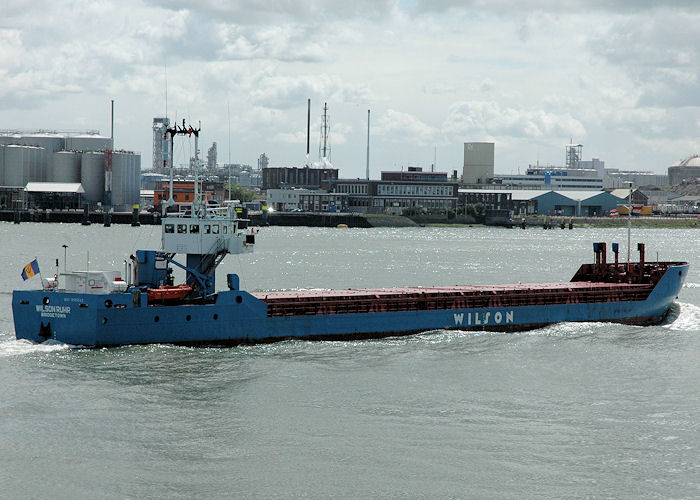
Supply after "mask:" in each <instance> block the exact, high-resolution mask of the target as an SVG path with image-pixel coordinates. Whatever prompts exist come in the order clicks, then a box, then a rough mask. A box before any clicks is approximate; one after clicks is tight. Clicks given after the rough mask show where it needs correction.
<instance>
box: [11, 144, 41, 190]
mask: <svg viewBox="0 0 700 500" xmlns="http://www.w3.org/2000/svg"><path fill="white" fill-rule="evenodd" d="M45 168H46V150H45V149H43V148H35V147H31V146H18V145H15V144H10V145H7V146H5V169H4V170H5V182H4V184H5V185H6V186H26V185H27V182H41V181H43V180H44V179H42V178H41V174H42V169H44V171H45Z"/></svg>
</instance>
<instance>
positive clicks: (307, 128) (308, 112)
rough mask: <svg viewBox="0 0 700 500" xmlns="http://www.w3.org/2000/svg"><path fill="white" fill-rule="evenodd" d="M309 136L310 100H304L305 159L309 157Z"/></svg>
mask: <svg viewBox="0 0 700 500" xmlns="http://www.w3.org/2000/svg"><path fill="white" fill-rule="evenodd" d="M310 134H311V99H307V100H306V157H307V158H308V157H309V140H310V138H309V135H310Z"/></svg>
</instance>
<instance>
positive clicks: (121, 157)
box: [112, 151, 141, 211]
mask: <svg viewBox="0 0 700 500" xmlns="http://www.w3.org/2000/svg"><path fill="white" fill-rule="evenodd" d="M140 180H141V155H138V154H134V153H133V152H131V151H118V152H115V153H114V155H113V156H112V205H113V206H114V209H115V210H119V211H131V209H132V208H133V206H134V205H135V204H137V203H139V198H140V194H141V191H140V190H141V183H140Z"/></svg>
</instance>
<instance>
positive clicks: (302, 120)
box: [0, 0, 700, 177]
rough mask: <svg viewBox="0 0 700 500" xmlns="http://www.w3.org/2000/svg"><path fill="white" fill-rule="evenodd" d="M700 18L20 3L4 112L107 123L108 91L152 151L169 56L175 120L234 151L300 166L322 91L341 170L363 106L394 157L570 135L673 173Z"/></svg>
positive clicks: (2, 93)
mask: <svg viewBox="0 0 700 500" xmlns="http://www.w3.org/2000/svg"><path fill="white" fill-rule="evenodd" d="M699 23H700V8H699V7H697V6H696V2H691V1H690V0H687V1H670V2H669V1H665V2H652V1H651V0H642V1H641V2H639V1H634V2H633V1H632V0H626V1H622V2H603V1H602V0H594V1H593V2H590V1H585V0H563V2H562V1H561V0H557V1H554V0H524V1H523V2H517V3H513V2H509V1H506V0H494V1H487V0H472V1H463V0H434V1H433V0H431V1H430V2H428V1H426V0H418V1H416V2H412V1H408V2H407V1H399V0H381V1H373V0H358V1H356V2H347V1H346V0H325V1H322V0H310V1H309V2H301V3H300V2H292V1H291V0H262V1H260V0H241V1H236V2H219V1H214V0H203V1H202V2H199V3H192V2H185V1H184V0H169V1H165V0H157V1H154V0H124V1H122V2H116V1H114V0H104V1H101V2H82V3H81V4H80V8H73V9H67V8H66V5H65V4H64V3H63V2H49V1H45V0H35V1H33V2H28V1H26V2H22V1H19V2H10V4H9V5H7V6H3V13H2V19H0V44H2V47H3V49H2V50H1V51H0V82H1V83H2V85H0V109H2V114H3V124H4V125H3V126H4V127H9V128H22V127H35V126H41V127H44V128H52V127H56V128H58V127H65V128H75V126H72V125H74V124H75V123H80V124H81V125H80V126H82V124H85V126H87V127H88V128H102V129H103V130H104V129H105V125H106V124H107V122H108V115H107V111H106V110H107V109H108V103H109V100H110V99H115V100H116V102H117V109H118V114H119V115H118V119H119V120H120V126H121V127H122V130H121V131H120V133H119V135H118V136H119V138H120V142H121V144H122V145H123V147H127V148H131V149H136V150H140V151H142V152H143V154H144V161H143V163H144V165H148V158H150V147H151V146H150V132H151V119H152V117H153V116H156V115H161V114H162V113H163V112H164V109H165V75H164V73H165V65H166V63H167V73H168V110H169V114H170V115H171V118H175V117H178V118H181V117H183V116H185V117H186V118H188V119H190V118H191V119H193V120H200V119H201V120H202V124H203V127H204V128H203V133H204V134H205V135H204V136H205V137H206V140H207V141H209V140H210V139H211V140H218V142H219V144H220V151H221V153H222V157H225V153H224V151H226V153H227V152H228V151H227V149H228V147H227V142H228V141H227V140H226V138H227V135H228V122H229V119H228V118H229V115H230V116H231V130H232V138H231V142H232V143H231V150H232V151H233V152H235V154H237V155H240V157H238V158H236V157H234V158H232V160H234V161H243V162H254V160H255V158H256V157H257V156H258V155H259V154H260V153H262V152H267V153H268V155H269V156H270V157H271V158H273V159H274V162H275V163H276V164H293V163H294V162H303V158H301V157H302V156H303V155H301V154H300V152H303V151H305V143H306V99H307V98H311V99H312V106H313V110H312V117H313V119H314V123H317V122H318V115H319V114H320V107H321V106H322V103H323V102H328V105H329V108H330V112H331V127H332V131H331V142H332V146H333V148H334V149H333V161H334V163H335V164H336V165H338V166H341V167H342V168H348V171H343V172H341V175H348V176H351V177H354V176H357V175H362V173H363V172H364V170H363V169H364V166H363V165H364V154H365V141H366V134H365V133H364V129H365V127H366V123H363V121H364V120H365V119H366V110H367V109H369V108H371V109H372V120H373V122H372V155H373V161H376V162H378V163H381V164H383V165H394V164H401V163H402V162H404V163H405V162H422V163H427V164H429V163H430V161H432V156H433V151H434V150H433V147H434V145H439V146H440V150H441V153H440V156H441V163H442V164H443V165H449V166H450V167H452V166H454V165H459V163H460V162H461V144H462V142H464V141H468V140H493V141H495V142H496V143H497V151H498V158H499V159H502V160H503V161H504V163H505V164H507V165H526V164H527V163H529V162H534V161H536V160H537V159H540V160H542V161H543V162H551V163H554V164H556V163H561V158H560V156H561V151H563V145H564V144H565V143H566V142H567V141H568V139H569V137H573V138H575V140H576V141H577V142H583V143H584V146H585V147H584V151H585V153H584V154H585V155H591V156H597V157H600V158H601V159H603V160H606V162H607V163H608V165H610V166H615V164H622V163H624V162H626V161H628V158H629V157H630V153H629V150H630V149H631V148H634V150H635V153H634V154H635V162H638V163H639V166H640V167H644V168H646V169H648V170H655V171H662V170H663V169H664V168H665V167H667V166H668V164H669V163H670V162H673V161H675V160H677V159H678V158H679V157H683V156H687V155H688V154H692V153H694V152H698V150H700V144H698V139H697V138H698V137H700V127H699V126H698V119H697V115H698V108H700V73H699V71H700V70H698V68H700V33H699V32H697V30H695V29H694V27H695V26H697V25H698V24H699ZM229 110H230V113H229ZM91 121H92V122H94V124H93V125H90V124H91ZM76 126H77V125H76ZM311 139H312V145H313V144H317V142H318V129H317V128H316V129H313V128H312V137H311ZM672 148H685V149H686V150H684V151H669V149H672ZM315 149H317V146H312V150H315ZM671 153H673V154H671ZM312 156H313V155H312ZM669 156H670V157H671V158H670V159H669V158H668V157H669ZM300 158H301V159H300ZM345 166H346V167H345ZM445 168H447V167H445ZM353 169H354V170H353ZM360 169H362V171H360Z"/></svg>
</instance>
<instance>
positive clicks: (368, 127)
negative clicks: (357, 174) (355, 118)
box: [367, 109, 369, 180]
mask: <svg viewBox="0 0 700 500" xmlns="http://www.w3.org/2000/svg"><path fill="white" fill-rule="evenodd" d="M367 180H369V109H368V110H367Z"/></svg>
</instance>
